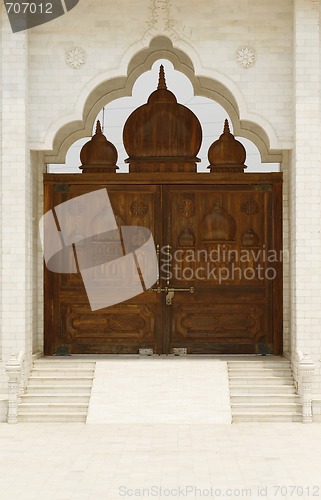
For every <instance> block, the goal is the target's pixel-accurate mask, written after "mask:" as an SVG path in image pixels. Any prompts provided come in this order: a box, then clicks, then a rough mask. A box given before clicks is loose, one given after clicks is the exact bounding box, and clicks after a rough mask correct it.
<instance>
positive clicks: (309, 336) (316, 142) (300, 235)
mask: <svg viewBox="0 0 321 500" xmlns="http://www.w3.org/2000/svg"><path fill="white" fill-rule="evenodd" d="M294 6H295V12H294V47H295V53H294V62H295V75H294V81H295V95H294V111H295V113H294V125H295V148H294V151H293V154H292V165H291V185H290V196H291V238H292V241H291V255H292V257H291V289H292V290H291V291H292V302H291V335H292V359H293V363H294V365H296V363H297V361H296V355H295V353H296V350H297V349H298V350H301V351H303V352H308V353H309V354H310V356H311V358H312V359H313V361H314V362H315V376H314V379H313V384H312V389H313V392H314V394H315V395H317V394H320V393H321V376H320V375H321V374H320V354H321V288H320V283H321V260H320V255H321V217H320V214H321V206H320V204H321V161H320V158H321V155H320V153H321V151H320V138H321V121H320V120H321V117H320V26H319V20H320V2H318V1H314V0H296V1H295V3H294Z"/></svg>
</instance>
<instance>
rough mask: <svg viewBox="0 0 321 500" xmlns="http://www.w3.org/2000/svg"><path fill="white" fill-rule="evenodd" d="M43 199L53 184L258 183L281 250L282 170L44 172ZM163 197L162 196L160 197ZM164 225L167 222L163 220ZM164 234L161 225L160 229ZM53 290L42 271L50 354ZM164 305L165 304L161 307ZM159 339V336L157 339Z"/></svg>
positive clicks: (276, 324)
mask: <svg viewBox="0 0 321 500" xmlns="http://www.w3.org/2000/svg"><path fill="white" fill-rule="evenodd" d="M44 184H45V196H44V198H45V200H44V211H45V212H47V211H48V210H50V209H51V208H52V204H53V199H54V198H53V193H54V189H55V186H60V189H63V186H68V185H81V184H82V185H85V184H86V185H92V186H93V191H94V190H95V189H99V188H100V189H101V188H107V189H108V187H109V186H115V185H118V186H121V185H122V184H124V185H151V184H153V185H160V186H162V185H164V186H167V185H172V184H175V185H195V184H198V185H207V186H209V185H215V186H218V185H247V184H258V185H259V186H260V189H262V190H264V189H271V187H272V190H273V207H272V238H273V241H272V245H273V247H274V248H277V249H280V250H281V249H282V173H264V174H256V173H255V174H246V173H233V174H231V173H229V174H221V173H215V174H208V173H184V174H178V173H131V174H106V173H104V174H44ZM161 198H162V197H161ZM163 224H166V222H165V221H164V220H163ZM162 232H163V234H165V233H164V226H163V228H162ZM275 268H276V271H277V273H278V276H279V279H278V280H274V281H273V332H274V339H273V347H274V354H275V355H281V354H282V353H283V328H282V325H283V283H282V262H281V261H278V262H275ZM55 296H56V291H55V290H54V289H52V287H50V283H48V280H47V273H46V271H45V273H44V308H45V311H44V318H45V324H44V327H45V339H44V340H45V354H47V355H50V354H52V353H53V344H54V338H53V331H52V328H50V325H51V324H52V317H53V314H54V308H53V302H54V300H55ZM163 307H166V306H163ZM158 340H159V339H158Z"/></svg>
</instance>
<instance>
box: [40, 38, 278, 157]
mask: <svg viewBox="0 0 321 500" xmlns="http://www.w3.org/2000/svg"><path fill="white" fill-rule="evenodd" d="M141 45H142V41H140V42H139V48H140V50H139V51H138V52H136V53H135V55H134V56H133V57H131V59H130V60H129V62H128V65H127V75H126V76H117V74H116V70H113V73H114V74H113V73H112V72H111V71H109V72H108V76H107V74H105V75H99V77H97V78H96V79H93V80H91V81H90V82H89V83H88V84H87V85H86V86H85V87H84V89H83V91H82V93H81V95H80V96H79V97H78V99H77V102H76V109H83V117H82V120H79V119H75V117H73V116H65V117H62V118H60V119H59V121H57V122H55V123H54V124H53V125H52V127H50V129H49V130H48V131H47V134H46V144H53V148H52V150H51V151H45V152H44V158H45V162H46V163H64V162H65V157H66V154H67V151H68V149H69V148H70V146H71V145H72V144H73V143H74V142H75V141H77V140H78V139H81V138H83V137H88V136H91V133H92V128H93V124H94V120H95V119H96V117H97V115H98V113H99V111H100V110H101V109H102V108H103V107H104V106H106V104H108V103H109V102H110V101H113V100H114V99H118V98H120V97H125V96H131V94H132V88H133V85H134V83H135V81H136V80H137V78H138V77H139V76H140V75H142V74H143V73H145V72H146V71H148V70H150V69H151V67H152V65H153V64H154V62H155V61H157V60H158V59H168V60H169V61H170V62H171V63H172V64H173V66H174V68H175V69H176V70H178V71H180V72H182V73H184V74H185V75H186V76H187V77H188V78H189V79H190V81H191V83H192V85H193V88H194V94H195V95H199V96H204V97H208V98H210V99H212V100H213V101H216V102H217V103H218V104H220V105H221V106H222V107H223V108H224V109H225V110H226V112H227V113H228V115H229V117H230V119H231V121H232V124H233V129H234V134H235V135H237V136H240V137H246V138H247V139H249V140H251V141H252V142H253V143H254V144H255V145H256V146H257V148H258V149H259V151H260V154H261V159H262V161H263V162H281V161H282V150H280V149H271V144H274V145H275V144H277V143H278V140H277V136H276V133H275V131H274V129H273V127H272V125H271V124H270V123H269V122H268V121H266V120H264V119H263V118H262V117H261V116H258V115H254V114H250V113H249V112H248V111H247V109H246V103H245V100H244V98H243V96H242V94H241V92H240V90H239V89H238V88H237V87H236V85H235V84H234V83H233V82H231V81H230V80H228V78H226V77H225V76H224V75H222V74H220V73H218V72H216V71H214V70H206V73H207V75H206V76H198V75H197V74H196V73H197V70H198V72H201V71H202V69H201V67H200V61H199V60H198V58H196V59H197V61H196V64H197V66H198V67H197V70H196V71H195V67H194V65H193V63H192V61H191V59H190V58H189V57H188V56H187V54H186V53H185V52H184V51H183V50H181V49H180V48H178V47H174V46H173V44H172V42H171V40H170V39H169V38H167V37H164V36H157V37H156V38H153V39H152V40H151V41H150V44H149V47H148V48H141ZM180 45H184V44H183V43H180ZM133 52H134V47H133V46H132V47H130V49H129V50H128V52H127V53H126V54H125V56H124V58H123V61H122V64H124V62H125V60H126V58H127V57H129V55H131V54H132V53H133ZM98 80H99V81H98ZM241 116H242V117H243V118H242V119H241V118H240V117H241Z"/></svg>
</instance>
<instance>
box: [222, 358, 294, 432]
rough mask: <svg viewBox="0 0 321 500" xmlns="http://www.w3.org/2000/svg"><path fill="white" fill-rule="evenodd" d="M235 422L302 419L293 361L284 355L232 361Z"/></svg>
mask: <svg viewBox="0 0 321 500" xmlns="http://www.w3.org/2000/svg"><path fill="white" fill-rule="evenodd" d="M228 373H229V382H230V400H231V410H232V422H233V423H234V422H302V405H301V404H300V397H299V396H298V395H297V394H296V392H295V386H294V381H293V376H292V370H291V365H290V362H289V361H288V360H287V359H285V358H282V357H277V356H275V357H274V356H273V357H260V358H257V357H248V358H245V357H244V359H243V358H240V359H233V360H229V361H228Z"/></svg>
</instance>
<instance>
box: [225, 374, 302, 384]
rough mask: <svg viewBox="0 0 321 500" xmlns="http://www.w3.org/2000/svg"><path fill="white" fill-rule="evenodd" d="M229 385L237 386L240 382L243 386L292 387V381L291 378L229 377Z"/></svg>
mask: <svg viewBox="0 0 321 500" xmlns="http://www.w3.org/2000/svg"><path fill="white" fill-rule="evenodd" d="M229 380H230V384H231V385H233V384H238V383H239V382H240V381H242V384H243V385H253V384H255V385H275V386H277V385H293V379H292V377H264V376H263V375H262V376H261V377H252V376H250V375H249V376H246V377H234V376H230V377H229Z"/></svg>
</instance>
